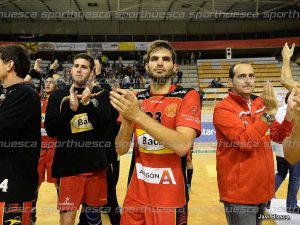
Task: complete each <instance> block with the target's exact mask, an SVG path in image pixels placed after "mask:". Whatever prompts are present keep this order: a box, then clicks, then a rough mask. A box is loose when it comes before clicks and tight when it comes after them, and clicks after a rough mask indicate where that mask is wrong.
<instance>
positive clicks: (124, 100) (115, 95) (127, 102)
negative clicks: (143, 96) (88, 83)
mask: <svg viewBox="0 0 300 225" xmlns="http://www.w3.org/2000/svg"><path fill="white" fill-rule="evenodd" d="M125 93H126V92H125ZM110 96H113V97H114V98H115V99H118V101H120V102H122V103H123V104H125V105H127V104H129V103H130V102H129V101H128V100H127V99H126V98H125V97H124V96H123V95H120V94H119V93H117V92H115V91H112V92H111V95H110Z"/></svg>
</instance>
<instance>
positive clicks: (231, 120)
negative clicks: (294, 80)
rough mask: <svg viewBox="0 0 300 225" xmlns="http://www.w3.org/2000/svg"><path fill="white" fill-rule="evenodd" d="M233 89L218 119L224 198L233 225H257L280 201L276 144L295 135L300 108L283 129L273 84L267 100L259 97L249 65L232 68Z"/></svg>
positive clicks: (220, 184)
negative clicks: (272, 204) (270, 203)
mask: <svg viewBox="0 0 300 225" xmlns="http://www.w3.org/2000/svg"><path fill="white" fill-rule="evenodd" d="M228 85H229V86H230V87H231V89H230V91H229V93H228V96H227V97H226V98H224V99H223V100H222V101H221V102H220V103H219V104H218V105H217V106H216V107H215V109H214V114H213V123H214V126H215V129H216V137H217V152H216V154H217V156H216V157H217V177H218V188H219V194H220V199H221V201H222V202H223V204H224V208H225V214H226V218H227V222H228V224H229V225H257V224H261V223H262V220H261V217H260V215H263V212H264V210H265V207H266V205H267V202H268V201H270V199H271V198H273V196H274V186H275V185H274V161H273V153H272V148H271V144H270V140H271V139H272V140H273V141H276V142H282V141H283V140H284V138H285V137H286V136H287V135H288V134H289V132H291V129H292V118H293V110H294V106H295V104H291V105H290V106H288V110H287V114H286V116H285V119H284V121H283V122H282V124H279V123H278V122H276V120H275V117H274V116H275V114H276V111H277V101H276V98H275V94H274V91H273V89H272V86H271V84H270V83H269V82H268V83H267V84H266V86H265V87H264V90H263V93H262V95H261V97H258V96H255V95H253V90H254V87H255V74H254V69H253V67H252V65H250V64H248V63H245V62H243V63H238V64H235V65H233V66H231V68H230V70H229V84H228ZM290 103H291V102H290Z"/></svg>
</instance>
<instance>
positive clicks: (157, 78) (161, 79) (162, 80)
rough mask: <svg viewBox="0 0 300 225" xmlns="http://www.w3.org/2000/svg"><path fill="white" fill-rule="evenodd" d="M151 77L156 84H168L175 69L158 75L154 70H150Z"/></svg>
mask: <svg viewBox="0 0 300 225" xmlns="http://www.w3.org/2000/svg"><path fill="white" fill-rule="evenodd" d="M148 74H149V77H150V79H151V80H152V81H153V82H154V83H156V84H162V85H164V84H166V83H168V82H169V81H170V80H171V78H172V77H173V70H170V71H167V72H166V74H165V75H156V74H154V73H153V71H151V70H149V71H148Z"/></svg>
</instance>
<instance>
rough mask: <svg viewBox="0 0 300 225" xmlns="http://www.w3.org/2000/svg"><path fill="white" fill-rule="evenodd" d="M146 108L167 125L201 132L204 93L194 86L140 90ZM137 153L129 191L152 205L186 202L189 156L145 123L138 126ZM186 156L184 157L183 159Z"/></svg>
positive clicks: (139, 94) (177, 204)
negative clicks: (163, 92) (162, 90)
mask: <svg viewBox="0 0 300 225" xmlns="http://www.w3.org/2000/svg"><path fill="white" fill-rule="evenodd" d="M137 98H138V99H139V100H142V102H141V108H142V110H143V111H144V112H145V113H146V114H147V115H149V116H150V117H152V118H153V119H155V120H157V121H158V122H159V123H161V124H162V125H163V126H165V127H168V128H170V129H173V130H175V129H176V127H178V126H184V127H190V128H193V129H195V130H196V131H197V134H198V135H200V130H201V125H200V118H201V111H200V97H199V94H198V93H197V92H196V91H195V90H194V89H185V88H182V87H176V86H174V85H172V86H171V88H170V90H169V92H168V94H166V95H154V94H151V92H150V90H149V89H148V90H146V91H142V92H139V93H138V94H137ZM134 142H135V145H134V153H133V160H132V166H131V174H130V180H129V186H128V192H127V194H128V195H129V196H130V197H132V198H133V199H135V200H136V201H139V202H141V203H143V204H145V205H148V206H151V207H163V208H167V207H181V206H184V205H186V201H187V190H186V184H185V180H186V179H185V175H184V172H183V171H184V170H185V168H184V167H185V157H183V158H181V157H179V156H178V155H177V154H175V153H174V152H173V151H172V150H171V149H168V148H166V147H165V146H164V145H163V144H161V143H159V142H158V141H156V140H155V139H154V138H153V137H151V135H150V134H148V133H147V132H146V131H145V130H143V129H142V128H141V127H139V126H138V125H136V126H135V127H134ZM182 159H184V160H182Z"/></svg>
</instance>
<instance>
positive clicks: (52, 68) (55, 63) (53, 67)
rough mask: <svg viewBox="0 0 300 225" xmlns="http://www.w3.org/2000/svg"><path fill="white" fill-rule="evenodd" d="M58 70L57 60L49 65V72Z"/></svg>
mask: <svg viewBox="0 0 300 225" xmlns="http://www.w3.org/2000/svg"><path fill="white" fill-rule="evenodd" d="M57 68H58V60H57V59H55V60H54V62H53V63H52V64H51V65H50V68H49V69H50V70H56V69H57Z"/></svg>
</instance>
